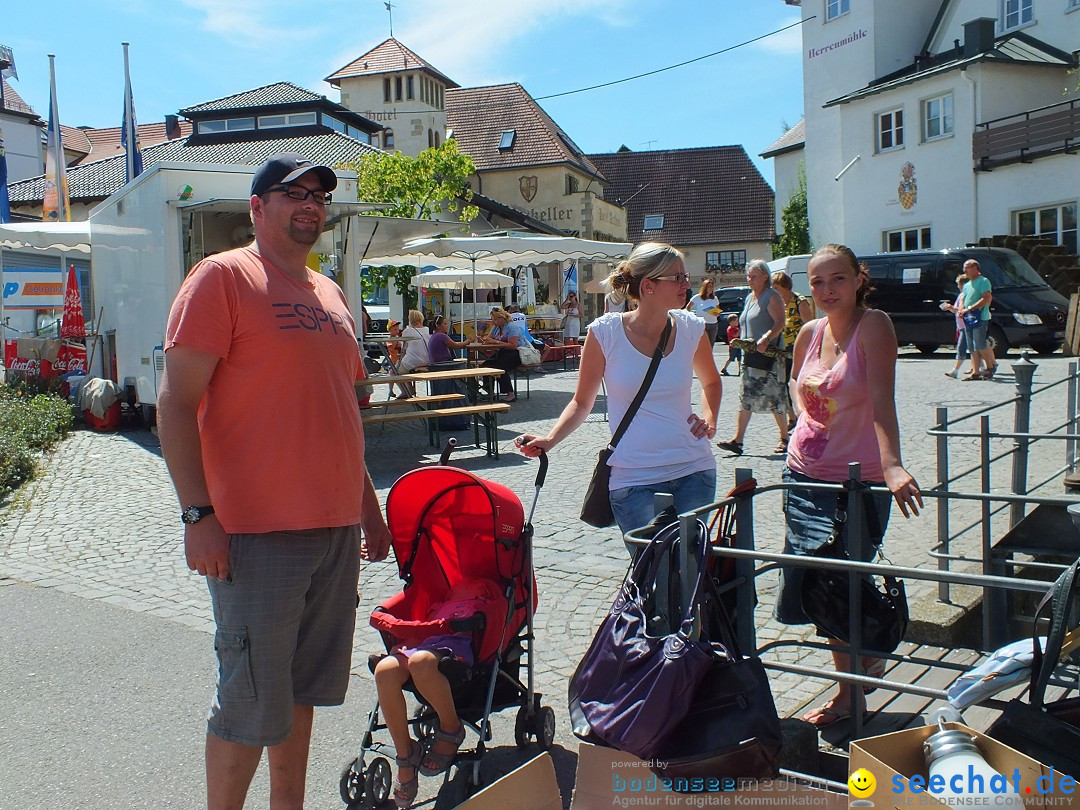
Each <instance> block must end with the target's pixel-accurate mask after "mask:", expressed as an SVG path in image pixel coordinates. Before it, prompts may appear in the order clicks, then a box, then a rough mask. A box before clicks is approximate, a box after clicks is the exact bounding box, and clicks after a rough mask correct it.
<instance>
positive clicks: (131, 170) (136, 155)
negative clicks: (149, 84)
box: [120, 42, 143, 183]
mask: <svg viewBox="0 0 1080 810" xmlns="http://www.w3.org/2000/svg"><path fill="white" fill-rule="evenodd" d="M123 45H124V119H123V124H122V126H121V127H120V145H121V146H122V147H124V152H125V155H124V169H125V176H124V182H126V183H130V182H131V181H132V180H134V179H135V178H136V177H138V176H139V175H140V174H142V170H143V163H142V147H141V146H140V145H139V124H138V122H137V121H136V120H135V99H134V98H132V95H131V72H130V71H129V69H128V44H127V43H126V42H125V43H123Z"/></svg>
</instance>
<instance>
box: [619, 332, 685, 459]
mask: <svg viewBox="0 0 1080 810" xmlns="http://www.w3.org/2000/svg"><path fill="white" fill-rule="evenodd" d="M671 325H672V320H671V316H670V315H669V316H668V319H667V323H666V324H665V325H664V331H663V332H661V333H660V342H659V343H657V344H656V351H654V352H653V356H652V362H651V363H649V370H648V371H646V372H645V379H644V380H642V382H641V388H639V389H638V392H637V395H636V396H635V397H634V401H633V402H631V403H630V407H629V408H627V409H626V413H625V414H624V415H623V418H622V421H621V422H619V427H618V428H617V429H616V431H615V435H613V436H612V437H611V441H610V442H608V449H609V450H614V449H615V445H617V444H618V443H619V439H621V438H622V437H623V434H624V433H626V431H627V430H628V429H629V428H630V422H631V421H632V420H633V418H634V414H636V413H637V410H638V408H639V407H641V403H642V401H643V400H644V399H645V394H647V393H648V392H649V386H650V385H652V381H653V377H655V376H656V369H657V367H658V366H659V365H660V360H661V359H663V357H664V347H665V346H667V342H668V336H670V335H671Z"/></svg>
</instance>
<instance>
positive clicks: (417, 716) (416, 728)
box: [412, 706, 438, 740]
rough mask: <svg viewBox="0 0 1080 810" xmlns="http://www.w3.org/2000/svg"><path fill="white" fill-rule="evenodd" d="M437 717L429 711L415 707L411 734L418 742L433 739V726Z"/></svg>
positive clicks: (421, 707)
mask: <svg viewBox="0 0 1080 810" xmlns="http://www.w3.org/2000/svg"><path fill="white" fill-rule="evenodd" d="M437 717H438V715H436V714H435V712H433V711H432V710H431V709H427V708H425V707H423V706H417V707H416V711H415V712H414V713H413V721H412V726H413V733H414V734H415V735H416V739H418V740H430V739H433V738H434V737H435V724H436V722H437Z"/></svg>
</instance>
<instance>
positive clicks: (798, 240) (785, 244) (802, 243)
mask: <svg viewBox="0 0 1080 810" xmlns="http://www.w3.org/2000/svg"><path fill="white" fill-rule="evenodd" d="M780 224H781V226H782V227H783V233H781V234H780V235H779V236H777V237H776V241H775V242H774V243H773V258H774V259H779V258H781V257H783V256H795V255H797V254H800V253H810V251H811V249H812V247H813V245H811V243H810V217H809V215H808V213H807V210H806V166H805V165H804V164H800V165H799V179H798V184H797V186H796V187H795V192H794V193H793V194H792V195H791V199H789V200H788V203H787V205H785V206H784V210H783V212H782V213H781V214H780Z"/></svg>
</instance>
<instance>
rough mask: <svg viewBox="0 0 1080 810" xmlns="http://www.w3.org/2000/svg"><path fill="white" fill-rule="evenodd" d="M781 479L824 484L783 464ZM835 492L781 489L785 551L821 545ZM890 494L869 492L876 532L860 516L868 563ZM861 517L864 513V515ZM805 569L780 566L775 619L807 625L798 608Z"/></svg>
mask: <svg viewBox="0 0 1080 810" xmlns="http://www.w3.org/2000/svg"><path fill="white" fill-rule="evenodd" d="M782 480H783V482H784V483H785V484H799V483H809V484H827V483H830V482H828V481H819V480H818V479H816V478H811V477H809V476H807V475H802V474H800V473H797V472H794V471H793V470H789V469H788V468H787V467H784V472H783V476H782ZM867 483H868V484H870V486H874V487H878V486H883V484H881V483H875V482H872V481H868V482H867ZM836 497H837V493H835V492H822V491H819V490H813V489H798V488H796V489H786V490H784V520H785V524H786V531H785V534H784V553H785V554H810V553H811V552H812V551H814V550H815V549H818V548H820V547H821V546H823V545H825V541H826V540H828V539H829V536H830V535H831V534H832V531H833V517H834V516H835V515H836ZM892 501H893V498H892V495H891V494H889V493H887V492H886V493H877V492H873V493H870V500H869V502H868V507H869V505H870V504H872V505H873V508H874V510H875V511H876V513H877V523H878V525H877V527H875V528H876V531H872V530H871V528H870V525H869V524H868V523H867V522H866V521H865V519H864V523H863V526H864V529H865V532H864V534H863V548H862V552H863V553H862V555H861V557H862V560H863V562H869V561H870V560H872V559H873V558H874V555H875V554H876V553H877V549H878V547H879V546H880V545H881V543H882V541H883V539H884V536H885V529H886V527H887V526H888V525H889V511H890V510H891V508H892ZM864 517H865V516H864ZM840 537H841V540H842V541H843V543H844V547H845V548H847V547H848V540H847V537H848V530H847V526H846V525H845V527H844V529H843V531H842V532H841V535H840ZM805 570H806V569H804V568H800V567H796V566H787V565H784V566H781V567H780V596H779V597H778V598H777V600H776V619H777V621H780V622H783V623H784V624H810V620H809V619H808V618H807V617H806V614H805V613H804V612H803V609H802V581H803V572H804V571H805Z"/></svg>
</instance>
